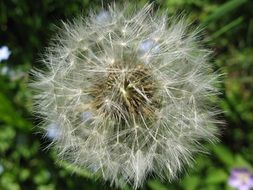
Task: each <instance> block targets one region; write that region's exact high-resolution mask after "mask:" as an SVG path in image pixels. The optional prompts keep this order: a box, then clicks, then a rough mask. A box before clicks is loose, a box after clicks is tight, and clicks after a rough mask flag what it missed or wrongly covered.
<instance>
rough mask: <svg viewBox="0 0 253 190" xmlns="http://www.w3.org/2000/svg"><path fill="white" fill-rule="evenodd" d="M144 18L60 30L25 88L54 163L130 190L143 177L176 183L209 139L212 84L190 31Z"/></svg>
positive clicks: (93, 19)
mask: <svg viewBox="0 0 253 190" xmlns="http://www.w3.org/2000/svg"><path fill="white" fill-rule="evenodd" d="M151 9H152V6H151V5H147V6H145V7H144V8H142V9H141V10H139V11H137V12H135V13H129V11H127V10H126V9H123V10H122V9H121V10H119V9H118V8H117V7H110V8H109V10H107V11H102V12H101V13H100V14H97V15H96V14H92V15H91V16H90V17H89V18H87V19H83V18H81V19H77V20H75V21H73V22H72V23H64V28H63V29H62V32H61V33H60V34H59V35H58V36H57V37H56V39H55V40H54V41H52V44H51V46H50V47H49V48H48V49H47V51H46V53H45V56H44V59H43V62H44V63H45V66H46V69H44V70H36V71H33V74H34V76H35V78H36V79H35V81H34V82H32V86H33V88H34V89H35V92H36V95H35V96H34V98H35V105H36V106H35V108H36V113H37V114H38V115H39V116H41V117H42V118H43V120H44V121H45V126H52V125H51V124H52V123H54V127H57V129H55V128H54V131H57V138H53V142H54V144H55V146H56V147H57V149H58V150H59V155H60V156H61V158H63V159H67V160H69V161H71V162H73V163H75V164H77V165H78V166H80V167H85V168H89V169H90V170H91V171H93V172H94V173H98V174H100V175H102V176H103V178H104V179H106V180H110V181H111V182H112V184H116V185H121V184H122V183H125V182H127V183H130V184H131V185H133V187H134V188H135V189H136V188H138V187H140V186H141V185H142V183H143V181H144V180H145V178H146V177H147V175H149V174H150V175H156V176H158V177H160V178H162V179H167V180H171V179H174V178H176V177H177V175H178V173H179V172H180V171H181V170H182V169H183V168H184V166H185V165H190V164H191V162H192V161H193V159H192V156H193V153H195V152H197V151H200V150H203V149H202V148H203V146H202V142H203V141H215V140H216V138H215V136H216V134H217V131H218V130H217V127H215V124H216V123H217V120H215V119H214V116H215V115H216V114H217V111H216V109H215V108H214V107H213V106H211V104H210V100H211V99H212V100H213V97H215V95H216V93H217V89H216V87H215V86H216V83H217V78H218V75H217V74H216V73H214V72H213V71H212V69H211V67H210V64H208V59H209V52H208V51H207V50H205V49H203V48H202V47H200V45H199V42H198V39H197V34H198V31H197V30H194V29H190V28H189V24H187V22H186V21H185V19H174V20H173V19H168V18H167V17H166V16H163V15H160V16H158V15H154V14H153V13H152V11H151Z"/></svg>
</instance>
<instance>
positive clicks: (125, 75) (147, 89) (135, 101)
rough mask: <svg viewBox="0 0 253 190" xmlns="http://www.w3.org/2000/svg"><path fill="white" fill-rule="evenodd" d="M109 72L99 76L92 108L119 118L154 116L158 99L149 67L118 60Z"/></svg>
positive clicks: (107, 115)
mask: <svg viewBox="0 0 253 190" xmlns="http://www.w3.org/2000/svg"><path fill="white" fill-rule="evenodd" d="M107 71H108V72H106V73H107V74H105V75H104V76H101V75H100V76H99V75H98V76H96V77H98V78H97V81H98V82H97V83H96V84H95V85H94V86H93V88H92V90H91V95H92V97H93V101H92V107H93V109H94V110H95V111H96V112H97V113H99V114H102V115H103V116H105V117H110V118H112V119H118V120H125V119H133V118H135V119H144V118H150V119H151V118H152V117H154V112H155V110H156V109H157V108H158V107H159V103H158V101H159V99H158V98H157V96H156V94H155V92H156V88H157V83H156V81H155V80H154V77H153V75H152V72H151V70H150V68H149V67H148V66H146V65H144V64H142V63H139V64H136V65H134V64H131V65H128V64H126V63H120V62H115V63H114V64H112V65H111V66H110V67H108V68H107Z"/></svg>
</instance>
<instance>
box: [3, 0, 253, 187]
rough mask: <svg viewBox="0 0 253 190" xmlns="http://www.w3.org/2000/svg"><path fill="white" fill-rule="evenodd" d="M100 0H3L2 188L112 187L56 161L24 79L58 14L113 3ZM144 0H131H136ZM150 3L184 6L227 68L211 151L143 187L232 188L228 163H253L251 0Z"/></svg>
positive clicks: (220, 68) (221, 68)
mask: <svg viewBox="0 0 253 190" xmlns="http://www.w3.org/2000/svg"><path fill="white" fill-rule="evenodd" d="M122 1H123V0H122ZM122 1H117V2H122ZM101 2H102V1H100V0H93V1H89V0H73V1H67V0H62V1H56V0H43V1H33V2H31V1H29V0H1V1H0V46H2V45H6V46H8V47H9V48H10V50H11V51H12V54H11V57H10V59H9V60H7V61H3V62H1V63H0V189H1V190H21V189H29V190H32V189H37V190H54V189H59V190H61V189H74V190H77V189H85V190H86V189H87V190H92V189H113V187H110V184H108V183H103V182H101V181H99V180H97V179H95V178H94V177H93V176H91V175H90V174H89V173H88V172H86V171H81V170H78V169H76V168H74V166H70V165H68V164H67V163H59V162H57V161H56V160H57V159H56V155H55V152H54V151H53V150H47V149H45V148H46V147H47V145H48V144H49V143H50V140H46V139H43V136H42V135H41V134H39V133H38V131H39V130H38V129H37V127H36V126H37V125H38V124H39V121H38V120H36V119H35V118H34V117H32V107H31V92H30V90H29V88H28V87H27V82H28V78H29V76H28V75H29V74H28V73H29V70H30V69H31V68H32V67H34V66H36V67H40V66H42V65H41V63H40V62H39V61H38V60H39V57H40V56H39V55H40V53H42V52H43V48H44V47H46V46H47V44H48V42H49V40H50V39H51V38H52V36H53V34H54V32H55V31H56V26H59V25H60V20H71V19H72V18H74V17H75V16H78V15H80V13H81V14H83V15H84V16H85V15H87V14H88V12H89V11H90V10H91V9H95V10H99V8H100V7H101V6H106V5H107V4H108V3H110V1H109V0H108V1H103V3H101ZM146 2H147V0H142V1H130V3H131V4H138V5H139V6H141V5H143V4H145V3H146ZM102 4H103V5H102ZM154 4H155V7H156V8H157V9H159V10H166V11H167V13H168V15H169V16H171V15H175V14H177V13H181V12H184V13H186V14H187V15H188V17H189V19H190V20H192V21H193V22H194V24H195V23H196V24H200V25H201V26H202V27H205V33H204V36H203V38H204V39H207V43H206V45H207V46H209V48H211V49H213V51H214V56H213V64H214V68H215V70H217V72H219V73H225V75H224V78H223V82H222V84H221V89H222V93H221V94H220V98H221V101H220V102H218V104H219V107H221V108H222V109H223V110H224V114H222V115H220V117H221V119H223V120H225V122H226V126H225V127H222V126H220V127H221V130H222V135H221V142H220V143H219V144H218V145H209V147H208V148H209V149H211V153H210V154H209V155H199V156H196V163H195V164H194V166H193V168H191V169H187V174H182V176H180V179H179V180H177V181H174V182H172V183H169V182H160V181H158V180H156V179H153V178H151V177H150V179H149V180H148V182H147V183H146V184H145V185H144V187H143V189H150V190H166V189H168V190H178V189H185V190H202V189H203V190H219V189H226V190H229V189H231V188H230V187H228V185H227V179H228V176H229V172H230V170H231V169H232V168H234V167H247V168H249V169H251V170H252V169H253V168H252V167H253V156H252V150H253V143H251V142H253V125H252V123H253V96H252V94H253V88H252V84H253V12H252V10H253V2H252V1H251V0H230V1H225V0H157V1H154ZM55 25H56V26H55ZM74 171H75V172H74ZM126 189H130V188H129V187H126Z"/></svg>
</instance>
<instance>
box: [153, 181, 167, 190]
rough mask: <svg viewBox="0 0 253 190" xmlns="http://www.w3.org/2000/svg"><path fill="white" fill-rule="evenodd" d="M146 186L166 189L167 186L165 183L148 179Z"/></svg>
mask: <svg viewBox="0 0 253 190" xmlns="http://www.w3.org/2000/svg"><path fill="white" fill-rule="evenodd" d="M148 187H149V188H150V189H152V190H168V188H167V187H166V186H165V185H163V184H162V183H161V182H159V181H156V180H150V181H148Z"/></svg>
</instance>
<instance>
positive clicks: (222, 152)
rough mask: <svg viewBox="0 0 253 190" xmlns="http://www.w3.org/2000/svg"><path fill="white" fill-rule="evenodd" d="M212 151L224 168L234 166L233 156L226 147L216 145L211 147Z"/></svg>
mask: <svg viewBox="0 0 253 190" xmlns="http://www.w3.org/2000/svg"><path fill="white" fill-rule="evenodd" d="M213 151H214V153H215V155H216V156H217V158H218V159H219V160H220V161H221V162H222V163H224V164H225V165H226V166H232V165H233V164H234V156H233V154H232V152H230V150H229V149H228V148H227V147H225V146H223V145H217V146H214V147H213Z"/></svg>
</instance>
